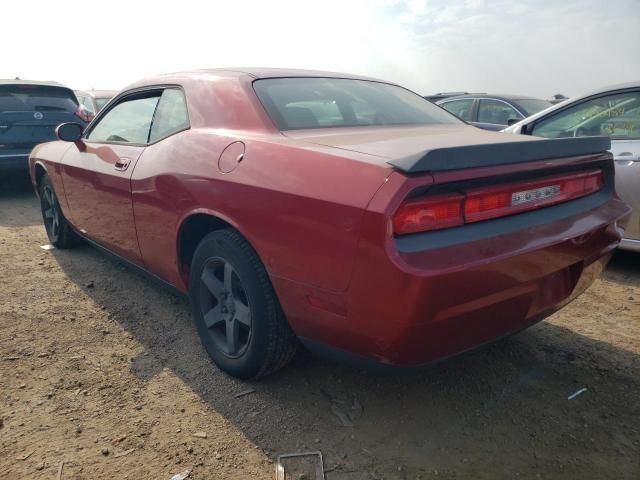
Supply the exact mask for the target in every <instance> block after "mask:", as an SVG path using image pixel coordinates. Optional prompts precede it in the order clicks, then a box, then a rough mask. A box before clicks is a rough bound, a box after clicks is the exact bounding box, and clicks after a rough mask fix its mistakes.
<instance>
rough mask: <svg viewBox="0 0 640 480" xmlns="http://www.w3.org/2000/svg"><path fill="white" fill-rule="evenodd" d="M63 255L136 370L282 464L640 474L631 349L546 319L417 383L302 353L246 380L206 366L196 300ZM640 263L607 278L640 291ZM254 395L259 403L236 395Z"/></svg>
mask: <svg viewBox="0 0 640 480" xmlns="http://www.w3.org/2000/svg"><path fill="white" fill-rule="evenodd" d="M54 255H55V258H56V260H57V261H58V263H59V264H60V266H61V267H62V268H63V269H64V271H65V272H66V274H67V275H68V277H69V278H70V279H71V280H72V281H73V282H75V283H76V284H78V285H79V286H80V287H81V288H83V290H84V291H85V292H86V293H87V294H88V295H90V296H91V297H92V298H93V300H94V301H95V302H96V303H97V304H98V305H99V306H101V307H102V308H103V309H104V310H106V311H107V312H109V314H110V316H111V318H113V319H114V320H115V321H117V322H118V323H119V324H120V325H121V326H122V328H124V329H125V330H126V331H128V332H130V333H131V334H132V335H133V336H134V337H135V338H136V339H137V340H138V341H140V342H141V343H142V344H143V345H144V346H145V348H146V355H145V356H140V357H137V358H136V359H134V360H133V362H132V364H131V369H132V370H133V372H134V373H135V374H136V375H138V377H140V378H141V379H144V380H148V379H150V378H152V377H153V376H154V375H156V374H157V373H158V372H160V371H161V370H162V369H163V368H169V369H171V370H172V371H173V372H175V373H176V374H177V375H178V376H179V377H180V378H181V379H182V380H183V381H184V382H185V383H186V384H188V385H189V386H190V388H191V389H192V390H193V391H194V392H196V393H197V394H198V395H199V396H200V397H201V398H202V399H203V400H204V401H206V402H207V403H208V404H209V405H210V406H211V407H212V408H213V409H215V410H216V411H217V412H219V413H221V414H222V415H224V416H225V417H226V418H227V419H228V420H229V421H231V422H232V423H233V424H234V425H236V427H237V428H238V429H240V430H241V431H242V432H243V433H244V434H245V435H246V436H247V437H248V438H250V439H251V440H252V441H253V442H254V443H255V444H256V445H257V446H259V447H260V448H262V449H263V450H265V451H266V452H268V453H269V454H270V455H271V456H275V455H276V454H278V453H284V452H298V451H307V450H320V451H322V452H323V454H324V455H325V462H326V463H325V464H326V466H327V468H331V467H337V468H336V469H335V470H334V471H333V472H332V473H331V474H328V475H327V478H332V479H343V478H344V479H382V478H407V479H416V478H423V479H424V478H471V477H473V478H629V479H631V478H634V479H635V478H638V477H639V476H640V455H638V452H640V431H639V430H640V405H639V404H638V398H640V375H638V374H639V373H640V358H639V356H638V355H636V354H634V353H631V352H629V351H626V350H623V349H620V348H616V347H615V346H612V345H610V344H607V343H604V342H600V341H597V340H593V339H591V338H588V337H586V336H582V335H579V334H577V333H575V332H573V331H571V330H568V329H566V328H562V327H559V326H556V325H553V324H551V323H548V322H544V323H541V324H539V325H537V326H535V327H533V328H531V329H529V330H528V331H525V332H523V333H521V334H519V335H518V336H516V337H513V338H511V339H510V340H506V341H503V342H501V343H498V344H496V345H494V346H492V347H490V348H487V349H485V350H483V351H481V352H478V353H475V354H473V355H469V356H466V357H464V358H460V359H457V360H453V361H449V362H446V363H444V364H441V365H440V366H437V367H434V368H432V369H430V370H426V371H422V372H417V373H416V372H413V373H402V374H394V375H380V374H374V373H370V372H364V371H359V370H354V369H351V368H347V367H344V366H340V365H335V364H332V363H329V362H325V361H323V360H320V359H316V358H314V357H312V356H310V355H308V354H306V353H304V352H303V353H301V354H299V355H298V357H297V358H296V359H295V361H294V362H293V364H292V365H291V366H290V367H288V368H286V369H285V370H284V371H282V372H279V373H277V374H275V375H272V376H270V377H268V378H266V379H263V380H261V381H259V382H248V383H247V382H241V381H238V380H235V379H233V378H230V377H228V376H226V375H224V374H223V373H221V372H220V371H219V370H218V369H217V368H216V367H215V366H213V365H212V364H211V363H210V362H209V360H208V358H207V357H206V354H205V353H204V350H203V348H202V347H201V346H200V343H199V340H198V338H197V335H196V333H195V329H194V328H193V326H192V324H191V319H190V315H189V308H188V304H187V301H186V299H184V298H181V297H176V296H174V295H173V294H171V293H167V291H166V290H164V289H163V288H161V287H159V286H156V285H155V284H153V283H151V282H150V281H149V280H147V279H145V278H142V277H140V276H139V275H137V274H136V273H133V272H131V271H129V270H128V269H126V268H124V267H123V266H122V265H120V264H118V263H117V262H115V261H113V260H111V259H110V258H107V257H105V256H104V255H103V254H102V253H100V252H98V251H96V250H94V249H92V248H91V247H88V246H82V247H79V248H77V249H74V250H73V251H55V252H54ZM639 258H640V255H638V256H637V255H631V254H629V255H627V254H626V253H622V254H617V255H616V258H615V259H614V261H613V263H612V265H611V267H610V268H609V269H608V270H607V272H606V273H605V276H607V277H609V278H614V279H617V280H620V281H622V282H628V283H629V284H630V285H636V286H637V285H640V260H639ZM90 282H93V283H92V284H93V287H92V288H86V285H87V284H89V283H90ZM569 308H571V307H569ZM248 386H250V387H253V388H254V389H255V390H256V391H255V393H253V394H250V395H247V396H243V397H241V398H235V396H234V394H235V393H237V392H240V391H243V390H246V389H247V388H248ZM583 387H586V388H588V391H587V392H586V393H584V394H582V395H580V396H579V397H578V398H576V399H574V400H567V397H568V396H569V395H570V394H572V393H573V392H576V391H578V390H579V389H581V388H583ZM345 420H346V421H347V422H349V423H352V424H353V426H348V427H345V426H342V425H341V424H342V423H345ZM488 472H489V473H488ZM496 472H499V474H498V475H496Z"/></svg>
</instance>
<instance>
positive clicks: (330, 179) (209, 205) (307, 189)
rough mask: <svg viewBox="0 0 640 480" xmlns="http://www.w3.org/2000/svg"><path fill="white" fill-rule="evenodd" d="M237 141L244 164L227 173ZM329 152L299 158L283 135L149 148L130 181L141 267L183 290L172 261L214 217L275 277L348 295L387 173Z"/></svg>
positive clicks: (191, 140)
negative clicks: (202, 217) (367, 219)
mask: <svg viewBox="0 0 640 480" xmlns="http://www.w3.org/2000/svg"><path fill="white" fill-rule="evenodd" d="M237 140H242V141H243V142H244V143H245V146H246V150H245V155H244V159H243V160H242V162H241V163H240V164H239V165H238V167H237V168H236V169H235V170H233V171H232V172H231V173H222V172H220V171H219V170H218V157H219V156H220V154H221V152H222V151H223V150H224V148H225V147H226V146H227V145H229V144H230V143H232V142H234V141H237ZM326 150H327V149H326V147H317V148H315V149H313V148H311V149H310V148H305V149H303V148H297V147H296V146H295V142H292V141H290V140H285V139H284V137H282V136H280V135H275V136H273V135H256V134H246V132H245V133H244V134H243V133H241V132H235V133H234V132H229V131H222V130H198V129H195V130H190V131H185V132H183V133H181V134H178V135H175V136H174V137H171V138H169V139H166V140H165V141H163V142H160V143H158V144H156V145H151V146H149V147H148V148H147V149H146V150H145V151H144V153H143V154H142V156H141V157H140V159H139V161H138V163H137V165H136V167H135V170H134V172H133V175H132V189H133V203H134V213H135V217H136V226H137V231H138V239H139V242H140V248H141V251H142V255H143V258H144V261H145V264H146V265H147V267H148V268H149V270H151V271H152V272H153V273H155V274H157V275H159V276H161V277H162V278H165V279H167V280H169V281H170V282H171V283H173V284H174V285H177V286H178V287H179V288H182V289H186V288H187V286H186V285H185V284H184V281H183V280H182V278H181V275H180V272H179V268H178V265H177V253H176V252H177V244H178V240H179V234H180V229H181V225H182V224H183V222H184V221H185V220H186V219H187V218H188V217H189V216H190V215H192V214H195V213H209V214H211V215H215V216H217V217H219V218H221V219H223V220H225V221H226V222H228V223H230V224H231V225H233V226H234V227H235V228H236V229H238V230H239V231H240V232H241V233H242V234H243V235H244V236H245V238H246V239H247V240H248V241H249V242H250V243H251V244H252V245H253V247H254V248H255V250H256V251H257V253H258V255H259V256H260V258H261V260H262V261H263V263H264V264H265V266H266V268H267V270H268V272H269V273H270V275H271V276H272V277H280V278H284V279H288V280H292V281H294V282H299V283H304V284H309V285H313V286H316V287H320V288H324V289H329V290H337V291H340V290H344V289H346V288H347V285H348V283H349V279H350V275H351V271H352V267H353V259H354V256H355V251H356V248H357V244H358V238H359V231H360V225H361V222H362V217H363V213H364V209H365V208H366V206H367V204H368V202H369V201H370V199H371V198H372V196H373V195H374V193H375V192H376V190H377V189H378V188H379V187H380V186H381V185H382V184H383V182H384V180H385V178H386V176H388V175H389V174H390V169H388V168H386V167H381V166H376V165H373V164H370V163H366V162H363V161H358V160H356V159H355V158H352V159H347V158H344V157H343V156H334V155H331V154H329V153H327V151H326ZM353 155H354V156H357V155H356V154H353Z"/></svg>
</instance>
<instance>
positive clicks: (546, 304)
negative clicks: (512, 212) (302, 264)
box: [274, 196, 630, 367]
mask: <svg viewBox="0 0 640 480" xmlns="http://www.w3.org/2000/svg"><path fill="white" fill-rule="evenodd" d="M629 214H630V210H629V208H628V206H627V205H626V204H624V203H623V202H622V201H620V200H619V199H617V198H611V197H610V196H609V197H608V200H605V201H603V202H600V203H599V204H598V205H595V206H594V208H593V209H589V210H584V209H583V210H581V211H580V213H575V214H572V215H568V216H564V217H563V218H561V219H555V220H553V221H551V222H547V223H540V224H535V222H533V224H532V225H533V226H525V227H524V228H520V229H515V230H511V229H506V230H504V231H503V232H502V233H498V234H497V235H495V236H482V235H481V236H478V237H475V238H473V239H471V240H470V241H464V240H463V241H458V242H453V244H450V245H448V246H445V245H439V246H438V247H437V248H427V249H425V250H419V249H416V248H414V249H412V251H409V252H401V251H399V250H398V248H397V243H396V242H395V241H393V240H391V242H389V241H388V239H387V241H386V247H385V248H381V247H379V245H382V244H385V241H383V240H382V239H380V238H378V239H376V238H375V235H373V234H372V235H371V236H370V235H369V234H368V231H369V232H374V231H379V230H380V228H379V225H375V226H374V225H373V224H375V223H376V222H379V219H378V218H376V215H375V214H373V213H370V212H368V213H367V215H366V216H365V218H366V221H365V225H364V230H365V232H364V236H363V239H362V241H361V248H360V252H359V256H358V258H357V260H356V266H355V269H354V272H353V277H352V281H351V284H350V288H349V289H348V291H346V292H343V293H337V292H326V291H323V292H321V291H318V290H317V289H313V288H311V287H308V286H303V285H299V284H294V283H292V282H289V281H286V280H283V279H274V286H275V287H276V291H277V293H278V295H279V297H280V300H281V304H282V306H283V308H284V311H285V313H286V315H287V317H288V319H289V321H290V323H291V325H292V327H293V328H294V330H295V331H296V333H297V334H298V336H300V337H302V338H303V339H304V340H305V343H307V344H309V345H312V346H313V347H316V346H318V345H324V346H325V347H329V348H330V349H331V350H332V351H338V352H348V353H349V354H352V355H355V356H356V357H358V358H361V359H366V360H371V361H373V362H377V363H381V364H385V365H390V366H401V367H416V366H421V365H425V364H430V363H434V362H436V361H439V360H442V359H444V358H447V357H450V356H454V355H457V354H460V353H463V352H466V351H469V350H473V349H475V348H477V347H478V346H481V345H483V344H485V343H489V342H492V341H494V340H496V339H498V338H501V337H504V336H507V335H509V334H511V333H514V332H517V331H519V330H522V329H524V328H526V327H528V326H530V325H532V324H533V323H536V322H537V321H539V320H542V319H543V318H545V317H546V316H548V315H549V314H551V313H553V312H554V311H556V310H557V309H559V308H561V307H563V306H564V305H566V304H567V303H568V302H570V301H571V300H573V299H574V298H575V297H576V296H578V295H579V294H580V293H582V292H583V291H584V290H585V289H586V288H587V287H588V286H589V285H591V283H592V282H593V281H594V279H595V278H596V277H597V276H598V274H599V273H600V272H601V271H602V269H603V268H604V267H605V265H606V263H607V261H608V259H609V257H610V254H611V252H612V251H613V250H614V249H615V248H616V247H617V246H618V244H619V243H620V239H621V233H622V232H623V229H624V225H626V221H627V219H628V217H629ZM519 217H520V219H521V220H526V219H527V218H533V217H527V214H523V215H520V216H519ZM499 222H500V221H496V222H495V223H494V224H498V223H499ZM488 223H489V222H487V224H488ZM367 224H369V226H370V228H369V227H368V226H367ZM462 233H464V230H461V234H462ZM316 350H317V348H316Z"/></svg>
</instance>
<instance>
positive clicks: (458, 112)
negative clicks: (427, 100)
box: [438, 98, 474, 122]
mask: <svg viewBox="0 0 640 480" xmlns="http://www.w3.org/2000/svg"><path fill="white" fill-rule="evenodd" d="M473 102H474V100H473V98H461V99H458V100H449V101H446V102H442V103H439V104H438V105H440V106H441V107H442V108H444V109H445V110H447V111H448V112H450V113H453V114H454V115H455V116H456V117H458V118H461V119H462V120H464V121H465V122H471V120H472V119H473V117H472V112H473Z"/></svg>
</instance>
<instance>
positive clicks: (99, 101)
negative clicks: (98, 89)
mask: <svg viewBox="0 0 640 480" xmlns="http://www.w3.org/2000/svg"><path fill="white" fill-rule="evenodd" d="M111 98H112V97H96V106H97V107H98V110H101V109H102V107H104V106H105V105H106V104H107V102H108V101H109V100H111Z"/></svg>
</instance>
